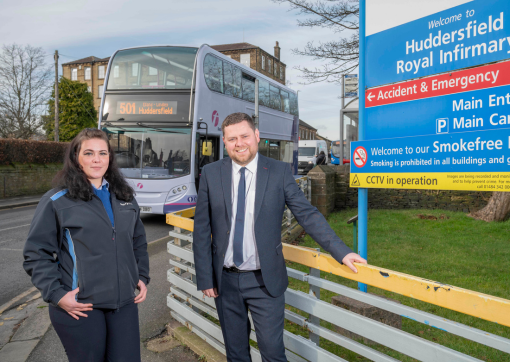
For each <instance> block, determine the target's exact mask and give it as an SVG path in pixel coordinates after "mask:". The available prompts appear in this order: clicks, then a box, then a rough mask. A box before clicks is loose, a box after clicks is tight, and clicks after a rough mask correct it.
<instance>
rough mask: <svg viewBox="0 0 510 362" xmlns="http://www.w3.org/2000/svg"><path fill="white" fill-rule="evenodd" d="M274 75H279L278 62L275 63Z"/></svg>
mask: <svg viewBox="0 0 510 362" xmlns="http://www.w3.org/2000/svg"><path fill="white" fill-rule="evenodd" d="M274 76H275V77H277V76H278V65H276V62H275V63H274Z"/></svg>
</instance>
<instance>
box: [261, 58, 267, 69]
mask: <svg viewBox="0 0 510 362" xmlns="http://www.w3.org/2000/svg"><path fill="white" fill-rule="evenodd" d="M262 70H266V57H265V56H262Z"/></svg>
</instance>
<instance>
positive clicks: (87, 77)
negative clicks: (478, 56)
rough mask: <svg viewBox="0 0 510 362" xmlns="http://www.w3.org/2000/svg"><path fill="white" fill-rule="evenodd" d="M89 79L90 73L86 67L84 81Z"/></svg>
mask: <svg viewBox="0 0 510 362" xmlns="http://www.w3.org/2000/svg"><path fill="white" fill-rule="evenodd" d="M90 78H92V77H91V73H90V67H86V68H85V80H90Z"/></svg>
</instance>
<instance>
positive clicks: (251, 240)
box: [223, 153, 260, 270]
mask: <svg viewBox="0 0 510 362" xmlns="http://www.w3.org/2000/svg"><path fill="white" fill-rule="evenodd" d="M258 160H259V154H258V153H257V155H256V156H255V158H254V159H253V160H252V161H251V162H250V163H249V164H248V165H246V170H245V171H244V175H245V182H246V198H245V200H246V205H245V208H244V211H245V217H244V234H243V260H244V262H243V264H241V265H240V266H239V267H238V268H239V269H241V270H257V269H260V261H259V254H258V252H257V243H256V242H255V220H254V215H255V187H256V184H257V162H258ZM241 167H243V166H240V165H238V164H237V163H235V161H234V160H232V219H231V220H230V222H231V225H232V226H231V228H230V237H229V239H228V248H227V252H226V253H225V261H224V263H223V265H224V266H226V267H227V268H229V267H231V266H235V264H234V231H235V226H236V214H237V196H238V193H237V189H238V187H239V180H240V179H241Z"/></svg>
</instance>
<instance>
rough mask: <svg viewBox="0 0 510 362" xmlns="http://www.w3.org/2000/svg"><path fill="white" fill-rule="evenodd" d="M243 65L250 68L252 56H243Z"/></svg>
mask: <svg viewBox="0 0 510 362" xmlns="http://www.w3.org/2000/svg"><path fill="white" fill-rule="evenodd" d="M241 64H242V65H246V66H247V67H248V68H250V54H241Z"/></svg>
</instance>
